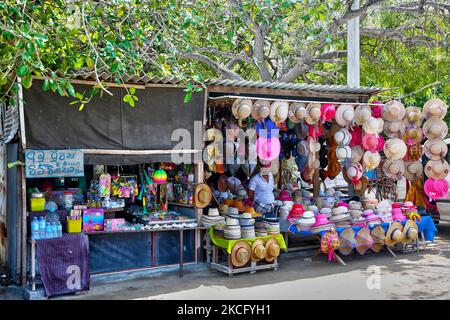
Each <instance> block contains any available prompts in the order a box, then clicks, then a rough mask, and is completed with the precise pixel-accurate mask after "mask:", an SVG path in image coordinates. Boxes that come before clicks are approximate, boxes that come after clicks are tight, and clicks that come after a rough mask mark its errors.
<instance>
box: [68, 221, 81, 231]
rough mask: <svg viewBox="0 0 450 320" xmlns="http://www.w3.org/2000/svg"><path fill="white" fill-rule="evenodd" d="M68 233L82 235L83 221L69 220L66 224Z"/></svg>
mask: <svg viewBox="0 0 450 320" xmlns="http://www.w3.org/2000/svg"><path fill="white" fill-rule="evenodd" d="M66 227H67V228H66V229H67V230H66V231H67V233H80V232H81V219H78V220H67V224H66Z"/></svg>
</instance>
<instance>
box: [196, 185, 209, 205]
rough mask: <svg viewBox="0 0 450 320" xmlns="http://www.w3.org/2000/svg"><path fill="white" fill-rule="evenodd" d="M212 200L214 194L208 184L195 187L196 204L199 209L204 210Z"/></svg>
mask: <svg viewBox="0 0 450 320" xmlns="http://www.w3.org/2000/svg"><path fill="white" fill-rule="evenodd" d="M211 198H212V192H211V189H210V188H209V186H208V185H207V184H206V183H199V184H198V185H196V186H195V193H194V203H195V206H196V207H197V208H204V207H206V206H207V205H208V204H209V203H210V202H211Z"/></svg>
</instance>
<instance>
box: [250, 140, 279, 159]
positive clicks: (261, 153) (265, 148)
mask: <svg viewBox="0 0 450 320" xmlns="http://www.w3.org/2000/svg"><path fill="white" fill-rule="evenodd" d="M280 150H281V144H280V140H279V139H278V137H272V138H266V137H259V138H258V139H257V140H256V153H257V154H258V157H259V158H261V159H263V160H267V161H271V160H275V159H276V158H277V157H278V155H279V154H280Z"/></svg>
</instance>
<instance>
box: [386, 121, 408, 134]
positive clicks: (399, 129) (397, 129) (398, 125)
mask: <svg viewBox="0 0 450 320" xmlns="http://www.w3.org/2000/svg"><path fill="white" fill-rule="evenodd" d="M383 130H384V133H385V134H386V135H387V136H388V137H389V138H401V137H403V136H404V134H405V130H406V127H405V123H404V122H403V121H401V120H397V121H385V122H384V128H383Z"/></svg>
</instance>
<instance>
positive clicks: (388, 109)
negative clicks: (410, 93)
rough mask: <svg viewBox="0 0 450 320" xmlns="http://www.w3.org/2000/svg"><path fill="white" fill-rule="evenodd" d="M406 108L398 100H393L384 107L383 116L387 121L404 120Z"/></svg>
mask: <svg viewBox="0 0 450 320" xmlns="http://www.w3.org/2000/svg"><path fill="white" fill-rule="evenodd" d="M405 113H406V110H405V106H404V105H403V103H401V102H400V101H398V100H391V101H389V102H387V103H386V104H385V105H384V107H383V112H382V116H383V119H384V120H385V121H398V120H403V118H404V117H405Z"/></svg>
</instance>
